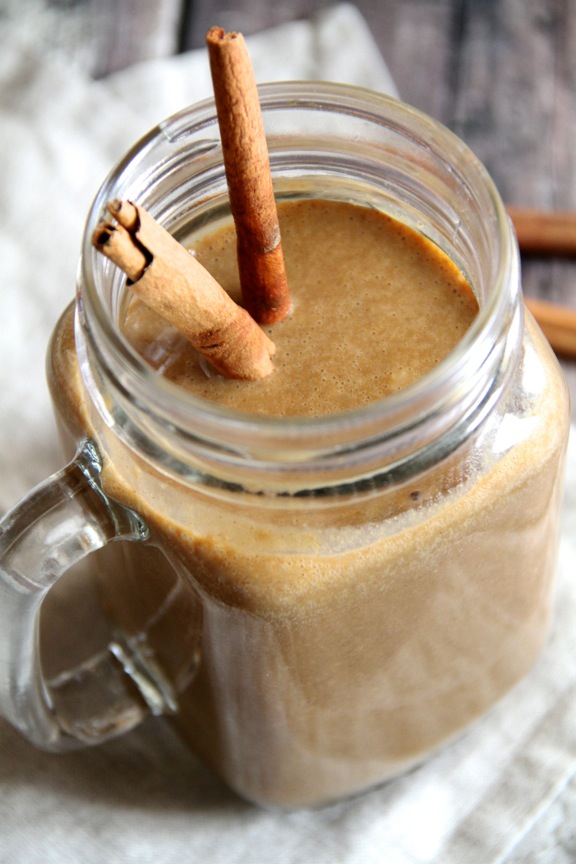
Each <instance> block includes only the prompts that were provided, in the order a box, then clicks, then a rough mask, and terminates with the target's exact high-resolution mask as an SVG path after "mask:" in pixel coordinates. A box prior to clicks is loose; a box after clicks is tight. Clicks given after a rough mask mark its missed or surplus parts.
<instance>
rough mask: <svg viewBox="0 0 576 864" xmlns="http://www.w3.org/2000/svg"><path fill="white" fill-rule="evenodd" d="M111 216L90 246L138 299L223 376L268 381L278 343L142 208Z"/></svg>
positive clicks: (121, 205) (122, 207) (125, 207)
mask: <svg viewBox="0 0 576 864" xmlns="http://www.w3.org/2000/svg"><path fill="white" fill-rule="evenodd" d="M108 210H109V212H110V214H111V216H113V217H114V218H115V219H116V220H117V222H116V223H112V222H102V223H101V224H100V225H99V226H98V227H97V228H96V230H95V232H94V234H93V238H92V242H93V244H94V246H95V247H96V248H97V249H98V250H99V251H100V252H102V253H103V254H104V255H106V256H107V257H108V258H110V259H111V260H112V261H113V262H114V263H115V264H117V265H118V266H119V267H120V268H121V269H122V270H123V272H124V273H126V275H127V276H128V278H129V279H130V280H131V286H130V287H131V289H132V290H133V291H134V293H135V294H137V295H138V296H139V297H140V298H141V299H142V300H143V302H144V303H146V305H147V306H150V308H152V309H154V310H155V311H156V312H157V313H158V314H159V315H161V316H162V317H163V318H164V319H165V320H166V321H168V322H170V323H171V324H173V325H174V327H176V328H177V329H178V330H179V331H180V332H181V333H183V334H184V336H186V338H187V339H189V340H190V342H191V343H192V345H194V347H195V348H196V349H197V351H199V352H200V353H201V354H202V355H203V356H204V357H206V359H207V360H209V361H210V363H212V365H213V366H214V367H215V368H216V369H217V370H218V371H219V372H221V374H222V375H225V376H226V377H228V378H239V379H252V380H255V379H258V378H264V377H266V376H267V375H269V374H270V373H271V372H272V371H273V365H272V360H271V357H272V355H273V354H274V352H275V350H276V348H275V345H274V343H273V342H272V341H271V340H270V339H269V338H268V336H267V335H266V334H265V333H264V331H263V330H261V328H260V327H259V326H258V324H256V322H255V321H254V319H253V318H251V317H250V315H249V314H248V312H247V311H246V310H245V309H243V308H242V307H240V306H238V304H236V303H235V302H234V301H233V300H232V298H231V297H230V296H229V295H228V294H227V293H226V291H224V289H223V288H222V287H221V286H220V285H219V284H218V282H216V280H215V279H214V278H213V277H212V276H211V275H210V273H209V272H208V271H207V270H206V269H205V268H204V267H202V265H201V264H200V263H199V262H198V261H197V260H196V259H195V258H194V256H193V255H191V254H190V253H189V252H188V251H187V250H186V249H185V248H184V247H183V246H182V245H181V244H180V243H179V242H178V241H177V240H176V239H175V238H174V237H172V235H171V234H169V233H168V232H167V231H165V230H164V228H162V226H161V225H159V223H158V222H156V221H155V220H154V219H153V218H152V216H150V214H149V213H148V212H147V211H146V210H144V209H143V208H142V207H139V206H137V205H135V204H132V203H131V202H129V201H111V202H110V203H109V204H108Z"/></svg>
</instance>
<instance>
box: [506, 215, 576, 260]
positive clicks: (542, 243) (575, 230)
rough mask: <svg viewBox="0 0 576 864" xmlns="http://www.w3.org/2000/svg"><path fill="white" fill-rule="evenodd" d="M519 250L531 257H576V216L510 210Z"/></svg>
mask: <svg viewBox="0 0 576 864" xmlns="http://www.w3.org/2000/svg"><path fill="white" fill-rule="evenodd" d="M506 209H507V211H508V215H509V216H510V218H511V219H512V223H513V225H514V228H515V230H516V235H517V237H518V245H519V246H520V250H521V251H522V252H524V253H525V254H531V255H538V254H540V255H574V254H576V213H572V212H568V211H566V212H563V211H560V210H558V211H553V210H550V211H546V210H531V209H526V208H524V207H507V208H506Z"/></svg>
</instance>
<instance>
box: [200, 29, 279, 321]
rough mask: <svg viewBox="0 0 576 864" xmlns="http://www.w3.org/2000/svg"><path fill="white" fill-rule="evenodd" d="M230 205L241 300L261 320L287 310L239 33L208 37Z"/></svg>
mask: <svg viewBox="0 0 576 864" xmlns="http://www.w3.org/2000/svg"><path fill="white" fill-rule="evenodd" d="M206 43H207V46H208V55H209V58H210V70H211V74H212V81H213V86H214V98H215V102H216V110H217V114H218V125H219V127H220V135H221V138H222V151H223V156H224V166H225V170H226V180H227V183H228V191H229V195H230V209H231V211H232V216H233V218H234V223H235V226H236V234H237V255H238V269H239V273H240V285H241V289H242V302H243V304H244V306H245V307H246V309H247V310H248V311H249V312H250V314H251V315H252V317H253V318H254V319H255V320H256V321H257V322H258V323H260V324H273V323H275V322H277V321H281V320H282V319H283V318H284V317H285V316H286V315H287V314H288V312H289V310H290V294H289V289H288V283H287V280H286V270H285V266H284V256H283V253H282V243H281V238H280V227H279V224H278V213H277V209H276V202H275V199H274V189H273V186H272V175H271V173H270V160H269V155H268V146H267V143H266V136H265V132H264V123H263V120H262V113H261V111H260V102H259V99H258V90H257V86H256V80H255V77H254V72H253V69H252V64H251V62H250V57H249V55H248V50H247V48H246V43H245V41H244V37H243V36H242V34H241V33H226V32H225V31H224V30H223V29H222V28H221V27H212V28H211V30H209V31H208V34H207V36H206Z"/></svg>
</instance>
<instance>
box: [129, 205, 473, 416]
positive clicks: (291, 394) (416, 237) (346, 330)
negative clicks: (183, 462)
mask: <svg viewBox="0 0 576 864" xmlns="http://www.w3.org/2000/svg"><path fill="white" fill-rule="evenodd" d="M278 215H279V218H280V224H281V229H282V245H283V248H284V256H285V260H286V270H287V274H288V279H289V284H290V290H291V296H292V302H293V310H292V313H291V314H290V315H289V316H288V318H287V319H286V320H284V321H283V322H281V324H279V325H278V326H273V327H270V328H267V332H268V333H269V334H270V336H271V337H272V338H273V339H274V341H275V342H276V343H277V346H278V352H277V355H276V356H275V358H274V363H275V367H276V371H275V373H274V374H273V375H271V376H269V377H268V378H266V379H264V380H259V381H254V382H246V381H231V380H229V379H225V378H222V377H221V376H217V375H215V374H210V373H209V374H206V370H207V367H206V365H204V364H202V363H200V362H199V361H198V356H197V354H196V352H195V351H194V349H193V348H192V346H191V345H190V343H188V342H187V341H186V339H185V338H184V337H182V336H180V335H179V333H178V331H177V330H175V329H174V328H173V327H170V326H167V325H166V324H165V323H164V322H163V321H162V320H161V319H160V318H158V316H157V315H156V314H155V313H154V312H153V311H151V310H149V309H147V307H146V306H144V305H143V304H142V303H141V302H140V301H139V300H137V299H134V301H133V302H132V303H131V305H130V307H129V309H128V313H127V316H126V322H125V333H126V336H127V337H128V339H129V340H130V342H131V343H132V344H133V345H134V347H135V348H136V349H137V350H138V352H139V353H140V354H142V356H143V357H145V358H146V360H148V362H149V363H151V365H153V366H154V368H156V369H158V370H159V371H160V372H161V374H162V375H164V376H165V377H166V378H168V379H170V380H171V381H174V382H175V383H177V384H179V385H180V386H182V387H185V388H186V389H188V390H190V391H192V392H193V393H194V395H196V396H200V397H202V398H204V399H210V400H213V401H216V402H219V403H220V404H221V405H225V406H226V407H228V408H233V409H235V410H238V411H246V412H249V413H251V414H252V413H254V414H275V415H279V416H294V415H297V416H318V415H321V414H332V413H335V412H337V411H346V410H348V409H351V408H357V407H359V406H361V405H366V404H369V403H370V402H374V401H375V400H377V399H381V398H382V397H383V396H389V395H391V394H392V393H395V392H396V391H398V390H400V389H402V388H404V387H407V386H408V385H409V384H411V383H413V382H414V381H416V380H418V379H419V378H421V377H422V376H423V375H424V374H426V372H429V371H430V370H431V369H432V368H433V367H434V366H435V365H436V364H437V363H438V362H439V361H440V360H442V358H443V357H445V356H446V355H447V354H448V353H449V352H450V351H451V350H452V349H453V348H454V347H455V345H456V344H457V343H458V341H459V340H460V339H461V338H462V336H463V335H464V333H465V332H466V330H467V329H468V327H469V326H470V324H471V322H472V321H473V319H474V316H475V314H476V312H477V311H478V304H477V302H476V299H475V297H474V295H473V293H472V291H471V289H470V287H469V285H468V283H467V282H466V280H465V279H464V278H463V276H462V274H461V273H460V271H459V270H458V268H457V267H455V265H454V264H453V263H452V262H451V261H450V259H449V258H448V257H447V256H446V255H444V254H443V253H442V252H441V251H440V250H439V249H438V247H437V246H435V245H433V244H432V243H430V242H429V241H427V240H426V239H425V238H424V237H422V236H421V235H420V234H417V233H416V232H415V231H413V230H411V229H410V228H408V227H407V226H405V225H403V224H401V223H400V222H398V221H396V220H394V219H392V218H390V217H389V216H386V215H385V214H383V213H381V212H380V211H378V210H371V209H368V208H366V207H360V206H355V205H352V204H347V203H344V202H338V201H321V200H308V201H295V202H290V203H284V204H281V205H280V206H279V214H278ZM311 238H313V241H312V242H310V241H311ZM235 248H236V238H235V232H234V226H233V224H230V223H229V224H228V225H227V226H226V227H224V228H222V229H220V231H217V232H216V233H210V235H209V236H208V237H206V238H203V239H201V240H199V241H197V242H196V243H195V244H194V253H195V254H196V256H197V258H198V259H199V261H200V262H201V263H202V264H204V266H205V267H206V268H207V269H208V270H209V271H210V272H211V273H212V275H213V276H215V277H216V279H217V281H218V282H219V283H220V284H221V285H222V286H223V287H224V288H225V289H226V290H227V291H228V293H230V294H231V295H232V296H233V297H234V298H235V299H239V285H238V272H237V266H236V259H235ZM295 383H297V386H294V384H295Z"/></svg>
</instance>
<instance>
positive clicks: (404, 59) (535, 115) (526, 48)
mask: <svg viewBox="0 0 576 864" xmlns="http://www.w3.org/2000/svg"><path fill="white" fill-rule="evenodd" d="M327 5H329V3H328V0H282V2H278V3H275V2H270V0H0V21H1V20H2V18H3V17H4V18H6V17H8V18H12V19H14V18H19V19H21V20H26V21H27V26H28V27H29V28H30V29H31V30H32V31H33V32H34V33H36V34H37V38H38V39H40V40H41V41H42V42H43V43H44V44H46V45H47V46H48V47H50V48H51V49H56V50H58V51H60V52H61V53H62V54H64V55H66V56H67V57H68V58H72V59H73V60H74V61H75V62H76V63H78V64H80V66H81V67H82V68H83V69H84V70H85V71H88V72H89V73H90V74H91V75H93V76H94V77H103V76H106V75H107V74H109V73H111V72H113V71H117V70H119V69H121V68H124V67H126V66H129V65H130V64H132V63H134V62H137V61H140V60H147V59H150V58H153V57H164V56H169V55H171V54H174V53H177V52H180V51H184V50H187V49H190V48H196V47H199V46H201V45H203V44H204V36H205V33H206V31H207V29H208V28H209V27H210V26H211V25H213V24H219V25H221V26H223V27H225V28H226V29H230V30H231V29H236V30H241V31H242V32H243V33H245V34H246V35H247V34H250V33H252V32H255V31H258V30H262V29H264V28H266V27H270V26H273V25H276V24H279V23H281V22H284V21H287V20H291V19H295V18H298V17H307V16H310V15H312V14H314V13H315V12H317V11H318V10H320V9H322V8H323V7H326V6H327ZM356 5H357V6H358V8H359V9H360V11H361V12H362V14H363V15H364V17H365V18H366V20H367V22H368V24H369V26H370V28H371V30H372V33H373V35H374V38H375V40H376V42H377V43H378V45H379V47H380V49H381V51H382V53H383V55H384V57H385V59H386V62H387V63H388V66H389V68H390V70H391V72H392V75H393V76H394V79H395V81H396V83H397V85H398V88H399V91H400V93H401V96H402V98H403V99H404V100H405V101H407V102H409V103H411V104H413V105H415V106H416V107H418V108H420V109H422V110H424V111H426V112H427V113H429V114H431V115H432V116H433V117H435V118H437V119H438V120H440V121H441V122H443V123H445V124H446V125H447V126H448V127H450V128H451V129H452V130H454V131H455V132H456V133H457V134H458V135H460V136H461V137H462V138H463V139H464V140H465V141H466V142H467V143H468V144H469V145H470V146H471V148H472V149H473V150H474V151H475V152H476V154H477V155H478V156H479V157H480V159H481V160H482V161H483V162H484V164H485V165H486V166H487V168H488V170H489V171H490V173H491V174H492V176H493V178H494V180H495V181H496V184H497V185H498V187H499V189H500V191H501V194H502V196H503V198H504V200H505V202H506V203H508V204H516V205H521V206H524V207H536V208H542V209H557V210H558V209H559V210H564V209H565V210H570V209H573V210H576V149H575V148H574V146H573V143H574V136H575V132H576V51H575V50H574V48H575V47H576V0H564V2H562V3H560V2H558V0H481V2H479V0H402V2H398V0H356ZM342 50H343V51H345V50H346V46H345V45H344V46H343V47H342ZM523 286H524V290H525V293H526V295H527V296H533V297H541V298H547V299H550V300H553V301H555V302H562V303H564V304H565V305H567V306H573V307H574V308H576V259H575V260H570V259H567V258H564V259H560V258H558V259H552V258H542V259H538V258H531V259H529V260H528V259H525V260H524V262H523ZM562 365H563V368H564V370H565V373H566V377H567V379H568V382H569V387H570V390H571V393H572V395H573V400H572V401H573V409H572V411H573V417H575V418H576V361H572V360H566V359H562Z"/></svg>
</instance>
